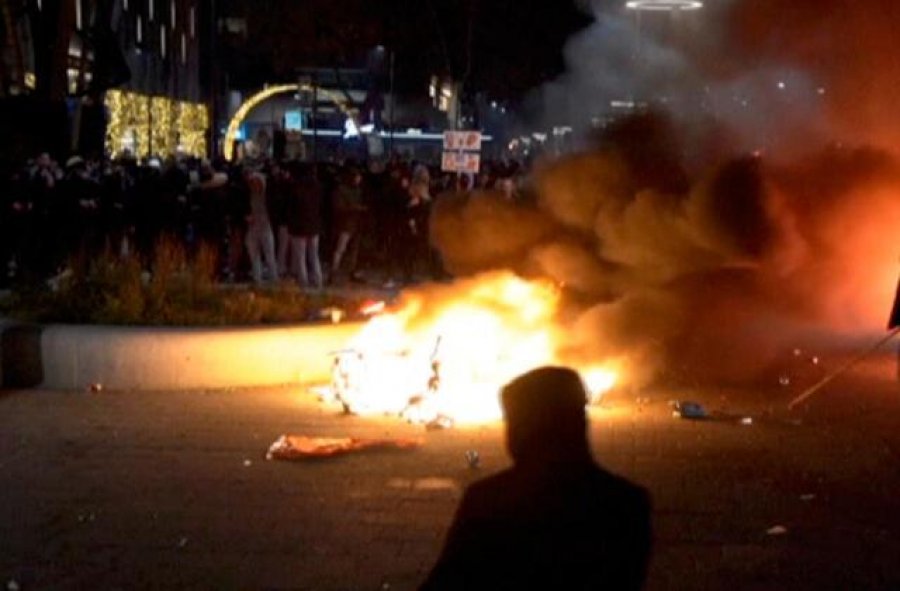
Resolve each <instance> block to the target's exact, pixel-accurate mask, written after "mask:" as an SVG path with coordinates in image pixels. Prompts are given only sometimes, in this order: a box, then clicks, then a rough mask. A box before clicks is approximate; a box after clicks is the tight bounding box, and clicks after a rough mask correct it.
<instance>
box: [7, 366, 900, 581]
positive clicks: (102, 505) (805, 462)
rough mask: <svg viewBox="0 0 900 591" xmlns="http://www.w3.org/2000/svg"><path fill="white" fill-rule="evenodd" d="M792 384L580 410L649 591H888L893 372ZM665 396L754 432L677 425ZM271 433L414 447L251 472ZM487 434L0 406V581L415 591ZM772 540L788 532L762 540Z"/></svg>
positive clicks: (495, 439)
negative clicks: (638, 519)
mask: <svg viewBox="0 0 900 591" xmlns="http://www.w3.org/2000/svg"><path fill="white" fill-rule="evenodd" d="M776 382H777V380H776ZM790 390H791V391H790V392H789V391H788V389H786V388H782V387H780V386H779V385H778V384H777V383H776V384H774V385H773V387H772V389H771V390H770V391H766V390H753V391H750V390H742V391H724V390H718V389H713V388H707V389H698V390H694V391H680V392H672V391H666V392H663V391H653V392H649V393H648V394H646V396H649V400H648V401H647V402H643V403H641V404H638V402H637V401H636V400H635V399H634V398H633V397H631V396H629V397H625V396H619V397H618V398H611V399H610V400H608V402H607V404H606V407H604V408H600V409H595V410H593V411H592V425H593V428H592V431H593V433H592V435H593V440H594V447H595V449H596V452H597V457H598V458H599V459H600V460H601V461H602V462H603V463H605V464H606V465H607V466H609V467H610V468H612V469H614V470H616V471H619V472H621V473H622V474H624V475H626V476H627V477H629V478H631V479H633V480H636V481H638V482H640V483H641V484H643V485H644V486H646V487H647V488H648V489H649V490H650V491H651V493H652V494H653V497H654V504H655V515H654V521H655V531H656V551H655V555H654V558H653V563H652V568H651V573H650V581H649V585H648V588H650V589H731V590H737V589H767V590H771V589H897V588H900V561H898V560H897V557H898V556H900V517H898V514H900V498H898V491H900V429H898V427H900V388H898V384H897V381H896V367H895V365H894V364H893V360H891V359H890V358H889V357H887V356H884V357H882V358H880V359H879V360H877V361H875V362H872V363H869V364H865V365H863V366H861V367H859V368H858V369H856V370H854V371H853V372H852V373H851V374H849V375H848V376H846V377H844V378H841V379H839V380H837V381H835V382H834V383H833V385H832V386H831V387H829V389H828V390H827V391H825V392H823V393H821V394H820V395H818V396H817V397H815V398H814V399H813V400H812V401H811V404H810V405H809V406H807V407H806V408H804V409H802V410H800V411H798V412H795V413H787V412H786V411H785V410H784V406H785V404H784V403H785V402H786V401H787V400H788V399H789V398H790V397H791V395H792V394H796V392H797V391H796V390H794V389H793V386H792V388H790ZM673 397H681V398H686V397H690V398H692V399H695V400H699V401H701V402H703V403H704V404H706V405H707V407H708V408H711V409H722V410H723V411H725V412H728V413H734V417H735V418H736V419H737V418H739V417H742V416H745V415H746V416H752V417H753V424H752V425H741V424H740V423H739V421H737V420H721V421H702V422H701V421H687V420H681V419H676V418H673V417H672V414H671V410H670V409H669V408H668V406H667V400H669V399H670V398H673ZM282 433H296V434H309V435H322V436H329V435H333V436H346V435H352V436H361V437H380V436H385V435H388V436H404V437H405V436H420V437H422V438H423V439H424V442H425V443H424V446H423V447H422V448H421V449H419V450H416V451H412V452H409V451H406V452H392V453H384V452H370V453H367V454H361V455H357V456H348V457H344V458H339V459H330V460H321V461H314V462H303V463H288V462H278V461H266V460H265V459H264V454H265V451H266V449H267V447H268V445H269V444H270V443H271V442H272V441H274V440H275V439H276V438H277V437H278V436H279V435H280V434H282ZM501 435H502V433H501V431H500V428H499V427H490V428H478V429H457V430H451V431H440V432H427V433H426V432H424V431H423V430H422V429H421V428H418V427H413V426H409V425H405V424H403V423H401V422H399V421H396V420H393V419H364V418H356V417H342V416H338V415H337V414H336V409H333V408H327V407H324V406H322V405H320V404H318V403H317V402H315V400H314V399H313V397H312V396H310V395H308V394H305V393H303V392H301V391H299V390H291V389H273V390H264V391H215V392H163V393H152V394H148V393H136V392H107V391H104V392H100V393H87V392H71V393H59V392H46V391H18V392H6V393H2V394H0V579H2V582H3V585H4V587H3V588H6V585H7V582H9V581H15V582H16V583H17V584H18V585H19V588H21V589H22V590H28V589H88V588H89V589H117V588H118V589H149V588H172V589H273V590H275V589H279V590H287V589H310V590H312V589H316V590H319V589H321V590H330V589H335V590H337V589H350V590H355V589H360V590H366V589H371V590H381V589H392V590H400V589H413V588H415V586H416V584H417V583H418V582H419V581H420V580H421V579H422V577H423V576H424V574H425V573H426V572H427V569H428V568H429V566H430V564H431V563H432V562H433V560H434V559H435V556H436V553H437V552H438V550H439V548H440V546H441V541H442V537H443V535H444V531H445V528H446V526H447V524H448V522H449V520H450V518H451V516H452V512H453V509H454V507H455V505H456V503H457V501H458V499H459V497H460V494H461V490H462V488H463V487H465V486H466V484H467V483H468V482H470V481H471V480H472V479H474V478H477V477H480V476H482V475H484V474H487V473H489V472H492V471H494V470H498V469H500V468H502V467H503V466H504V465H505V464H506V459H505V454H504V451H503V447H502V437H501ZM470 449H474V450H477V451H478V452H479V453H480V454H481V458H482V467H481V468H480V469H478V470H472V469H470V468H469V467H468V466H467V465H466V462H465V459H464V454H465V452H466V451H467V450H470ZM777 525H780V526H783V527H784V528H785V529H786V532H785V533H783V534H781V535H769V534H767V530H768V529H769V528H772V527H773V526H777Z"/></svg>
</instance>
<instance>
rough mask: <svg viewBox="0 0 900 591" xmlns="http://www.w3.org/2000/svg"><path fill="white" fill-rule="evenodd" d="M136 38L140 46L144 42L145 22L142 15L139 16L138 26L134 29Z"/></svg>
mask: <svg viewBox="0 0 900 591" xmlns="http://www.w3.org/2000/svg"><path fill="white" fill-rule="evenodd" d="M134 38H135V39H136V40H137V42H138V44H141V43H143V42H144V21H143V19H141V15H137V24H136V26H135V28H134Z"/></svg>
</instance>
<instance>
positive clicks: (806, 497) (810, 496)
mask: <svg viewBox="0 0 900 591" xmlns="http://www.w3.org/2000/svg"><path fill="white" fill-rule="evenodd" d="M815 498H816V495H814V494H812V493H807V494H805V495H800V500H801V501H806V502H809V501H812V500H813V499H815Z"/></svg>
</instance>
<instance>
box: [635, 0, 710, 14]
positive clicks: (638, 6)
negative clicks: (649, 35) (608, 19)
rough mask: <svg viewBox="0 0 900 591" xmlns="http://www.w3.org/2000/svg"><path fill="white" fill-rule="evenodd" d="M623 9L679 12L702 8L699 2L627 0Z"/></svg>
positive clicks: (695, 0)
mask: <svg viewBox="0 0 900 591" xmlns="http://www.w3.org/2000/svg"><path fill="white" fill-rule="evenodd" d="M625 8H627V9H629V10H640V11H646V10H655V11H664V12H674V11H679V10H699V9H701V8H703V2H701V1H700V0H628V2H626V3H625Z"/></svg>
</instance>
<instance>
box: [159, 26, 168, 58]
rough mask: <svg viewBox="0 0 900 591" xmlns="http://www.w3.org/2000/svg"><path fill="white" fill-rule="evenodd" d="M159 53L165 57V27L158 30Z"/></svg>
mask: <svg viewBox="0 0 900 591" xmlns="http://www.w3.org/2000/svg"><path fill="white" fill-rule="evenodd" d="M159 52H160V54H161V55H162V56H163V57H166V25H163V26H161V27H160V28H159Z"/></svg>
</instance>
